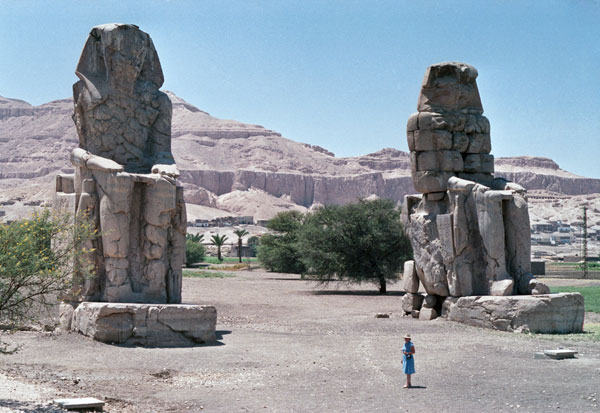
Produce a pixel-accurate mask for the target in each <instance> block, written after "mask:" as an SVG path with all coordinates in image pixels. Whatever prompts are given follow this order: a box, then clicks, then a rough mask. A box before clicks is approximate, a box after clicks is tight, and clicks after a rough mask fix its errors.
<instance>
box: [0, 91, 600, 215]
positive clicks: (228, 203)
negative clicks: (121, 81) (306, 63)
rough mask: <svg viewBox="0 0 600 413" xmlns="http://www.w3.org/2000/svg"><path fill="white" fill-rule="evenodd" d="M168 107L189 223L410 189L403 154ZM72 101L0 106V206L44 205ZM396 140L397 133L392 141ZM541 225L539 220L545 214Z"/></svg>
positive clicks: (59, 164) (546, 171)
mask: <svg viewBox="0 0 600 413" xmlns="http://www.w3.org/2000/svg"><path fill="white" fill-rule="evenodd" d="M167 93H168V94H169V97H170V98H171V101H172V102H173V122H172V136H173V141H172V147H173V153H174V155H175V158H176V161H177V165H178V167H179V170H180V171H181V173H182V175H181V178H180V181H181V182H182V183H183V185H184V186H185V197H186V202H187V203H188V205H189V207H188V211H189V213H188V215H189V218H190V219H195V218H214V217H217V216H224V215H252V216H254V217H255V219H268V218H270V217H272V216H273V215H274V214H275V213H277V212H279V211H282V210H287V209H299V210H306V209H308V208H310V207H311V206H312V205H315V204H331V203H333V204H341V203H346V202H351V201H355V200H356V199H357V198H359V197H368V196H372V195H376V196H379V197H382V198H390V199H393V200H397V201H399V200H401V199H402V197H403V196H404V195H405V194H407V193H413V192H414V189H413V186H412V181H411V178H410V161H409V156H408V154H407V153H406V152H403V151H400V150H396V149H391V148H387V149H382V150H381V151H378V152H375V153H372V154H368V155H364V156H358V157H350V158H336V157H335V156H334V154H332V153H331V152H329V151H327V150H326V149H324V148H321V147H319V146H311V145H308V144H302V143H298V142H295V141H292V140H290V139H286V138H284V137H282V136H281V134H279V133H277V132H275V131H272V130H269V129H266V128H264V127H262V126H259V125H251V124H246V123H242V122H237V121H234V120H224V119H218V118H215V117H212V116H210V115H209V114H208V113H206V112H204V111H202V110H200V109H198V108H196V107H195V106H193V105H191V104H190V103H188V102H186V101H184V100H183V99H181V98H179V97H177V96H175V95H174V94H173V93H170V92H167ZM72 112H73V101H72V99H62V100H57V101H53V102H49V103H46V104H43V105H40V106H32V105H30V104H29V103H27V102H24V101H22V100H16V99H7V98H2V97H0V191H1V192H0V202H4V203H7V202H11V200H12V201H14V200H18V201H21V202H23V203H29V204H38V203H46V202H48V201H50V200H51V199H52V193H53V182H54V176H55V175H56V174H57V173H71V172H72V171H73V168H72V166H71V165H70V163H69V160H68V157H69V153H70V151H71V149H72V148H74V147H75V146H77V142H78V141H77V136H76V131H75V127H74V125H73V121H72V119H71V115H72ZM398 139H399V140H400V139H404V138H403V131H399V132H398ZM496 174H497V175H502V176H505V177H506V178H508V179H510V180H513V181H515V182H518V183H520V184H521V185H523V186H525V187H526V188H527V189H529V190H541V192H540V191H536V193H538V192H540V194H541V195H540V194H538V195H539V197H541V198H543V197H544V194H545V192H544V191H552V192H554V193H557V194H559V195H586V194H592V193H600V179H592V178H584V177H580V176H577V175H574V174H572V173H569V172H567V171H564V170H562V169H560V168H559V166H558V165H557V164H556V163H555V162H554V161H552V160H551V159H547V158H539V157H514V158H499V159H497V160H496ZM546 215H548V214H546Z"/></svg>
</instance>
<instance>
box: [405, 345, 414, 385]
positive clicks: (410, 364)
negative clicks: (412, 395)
mask: <svg viewBox="0 0 600 413" xmlns="http://www.w3.org/2000/svg"><path fill="white" fill-rule="evenodd" d="M402 354H403V356H402V372H403V373H404V374H406V384H405V385H404V386H403V388H405V389H410V388H411V387H412V384H411V383H410V376H411V374H415V357H414V354H415V345H414V344H413V343H412V342H411V341H410V334H406V335H405V336H404V346H403V347H402Z"/></svg>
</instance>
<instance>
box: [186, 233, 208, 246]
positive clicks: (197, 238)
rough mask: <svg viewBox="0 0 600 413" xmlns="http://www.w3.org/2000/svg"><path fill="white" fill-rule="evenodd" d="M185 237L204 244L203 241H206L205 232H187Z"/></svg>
mask: <svg viewBox="0 0 600 413" xmlns="http://www.w3.org/2000/svg"><path fill="white" fill-rule="evenodd" d="M185 238H186V239H189V240H191V241H194V242H197V243H199V244H202V241H204V234H186V235H185Z"/></svg>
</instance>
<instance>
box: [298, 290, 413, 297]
mask: <svg viewBox="0 0 600 413" xmlns="http://www.w3.org/2000/svg"><path fill="white" fill-rule="evenodd" d="M309 294H312V295H359V296H391V297H401V296H403V295H404V294H406V293H405V292H404V291H388V292H387V293H386V294H379V292H378V291H363V290H331V291H330V290H318V291H310V292H309Z"/></svg>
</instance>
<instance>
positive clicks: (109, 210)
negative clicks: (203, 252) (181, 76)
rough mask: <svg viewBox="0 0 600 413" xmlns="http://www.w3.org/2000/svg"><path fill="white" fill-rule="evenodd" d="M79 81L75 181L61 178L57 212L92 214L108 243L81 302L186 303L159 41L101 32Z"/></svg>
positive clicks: (180, 210) (178, 193)
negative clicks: (68, 210) (63, 209)
mask: <svg viewBox="0 0 600 413" xmlns="http://www.w3.org/2000/svg"><path fill="white" fill-rule="evenodd" d="M76 74H77V77H79V79H80V80H79V81H78V82H77V83H75V84H74V85H73V97H74V100H75V113H74V115H73V120H74V122H75V125H76V127H77V133H78V135H79V147H78V148H76V149H74V150H73V152H72V154H71V162H72V163H73V165H74V166H75V175H74V176H65V175H61V176H59V177H58V178H57V196H56V198H57V201H56V203H57V204H58V205H63V206H64V205H65V204H66V205H69V204H71V208H73V209H74V210H75V211H87V212H88V214H89V216H90V217H91V218H92V219H93V220H94V221H95V223H96V226H97V228H98V231H99V232H100V234H101V237H100V239H99V240H98V241H96V242H94V245H93V247H94V248H95V250H94V251H93V252H92V253H91V254H92V258H93V260H94V262H95V277H93V278H91V279H86V280H83V281H81V284H80V285H78V286H77V289H76V290H75V291H74V292H75V293H76V297H74V301H104V302H121V303H125V302H127V303H180V302H181V268H182V265H183V261H184V257H185V232H186V212H185V203H184V201H183V189H182V187H180V186H177V184H176V181H175V179H176V178H177V176H178V175H179V172H178V171H177V168H176V167H175V161H174V159H173V155H172V153H171V101H170V100H169V98H168V96H167V95H166V94H165V93H163V92H161V91H160V90H159V88H160V87H161V86H162V84H163V74H162V69H161V66H160V62H159V60H158V55H157V53H156V50H155V48H154V45H153V43H152V40H151V39H150V36H149V35H148V34H146V33H144V32H143V31H141V30H139V28H138V27H137V26H135V25H130V24H106V25H102V26H97V27H94V28H93V29H92V31H91V32H90V35H89V37H88V39H87V41H86V43H85V47H84V49H83V52H82V54H81V58H80V60H79V63H78V65H77V69H76Z"/></svg>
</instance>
